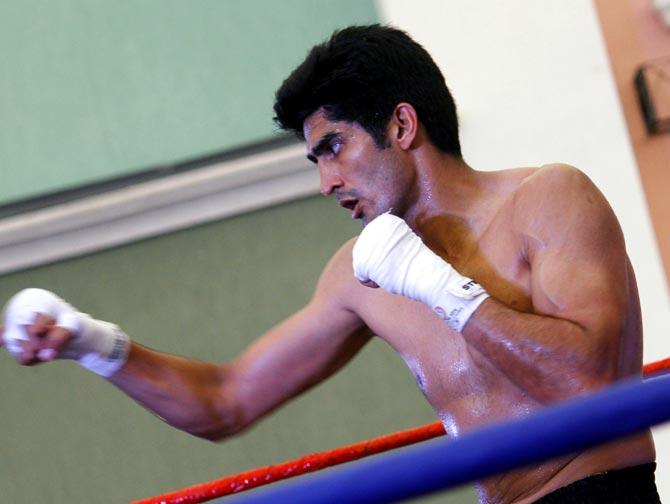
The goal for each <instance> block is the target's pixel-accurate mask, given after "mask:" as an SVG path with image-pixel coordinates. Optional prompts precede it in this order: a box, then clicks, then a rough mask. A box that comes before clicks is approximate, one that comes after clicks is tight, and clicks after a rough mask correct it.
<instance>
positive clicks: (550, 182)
mask: <svg viewBox="0 0 670 504" xmlns="http://www.w3.org/2000/svg"><path fill="white" fill-rule="evenodd" d="M516 196H517V200H518V202H520V203H525V204H528V203H532V202H534V201H538V200H539V201H540V202H545V203H547V202H549V203H551V202H564V203H575V202H579V201H572V200H573V199H576V200H581V199H582V198H586V199H587V200H589V201H590V200H592V198H593V197H594V196H598V198H599V199H602V202H603V203H606V200H605V198H604V196H603V195H602V193H601V192H600V191H599V190H598V188H597V187H596V185H595V184H594V183H593V181H592V180H591V179H590V178H589V177H588V176H587V175H586V174H585V173H584V172H583V171H581V170H580V169H578V168H576V167H574V166H571V165H568V164H562V163H554V164H548V165H544V166H541V167H540V168H536V169H534V170H531V171H529V172H528V174H527V176H526V177H524V178H523V180H522V182H521V183H520V184H519V187H518V191H517V195H516ZM547 198H549V201H547Z"/></svg>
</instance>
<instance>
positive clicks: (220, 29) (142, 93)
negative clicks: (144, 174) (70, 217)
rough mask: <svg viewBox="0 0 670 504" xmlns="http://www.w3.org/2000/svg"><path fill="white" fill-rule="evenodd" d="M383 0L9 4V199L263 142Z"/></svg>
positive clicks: (1, 60) (5, 36)
mask: <svg viewBox="0 0 670 504" xmlns="http://www.w3.org/2000/svg"><path fill="white" fill-rule="evenodd" d="M376 20H377V14H376V12H375V9H374V5H373V2H372V0H337V1H332V0H243V1H240V0H198V1H197V2H195V1H185V0H142V1H141V2H138V1H130V0H118V1H117V0H115V1H108V0H59V1H57V2H54V1H50V0H3V1H2V2H0V47H2V51H0V117H1V118H2V120H0V180H1V181H2V183H0V204H2V203H7V202H11V201H14V200H19V199H23V198H26V197H31V196H36V195H41V194H44V193H49V192H52V191H55V190H59V189H65V188H70V187H73V186H78V185H81V184H84V183H90V182H94V181H99V180H103V179H108V178H110V177H115V176H119V175H123V174H127V173H131V172H133V171H137V170H142V169H146V168H149V167H154V166H157V165H161V164H163V163H169V162H175V161H179V160H184V159H190V158H193V157H197V156H201V155H203V154H207V153H210V152H213V151H220V150H225V149H229V148H231V147H235V146H239V145H243V144H248V143H253V142H256V141H258V140H262V139H266V138H268V137H270V136H271V135H272V134H273V133H274V132H275V127H274V125H273V123H272V120H271V119H272V103H273V95H274V91H275V90H276V88H277V87H278V86H279V85H280V84H281V82H282V81H283V79H284V78H285V77H286V76H287V75H288V72H289V71H290V70H291V69H292V68H293V67H294V66H295V65H296V64H297V63H299V62H300V61H301V60H302V58H303V57H304V55H305V54H306V52H307V50H308V48H309V47H311V46H312V45H313V44H315V43H317V42H320V41H321V40H323V39H324V38H326V37H327V35H328V34H330V33H331V32H332V30H333V29H335V28H337V27H342V26H346V25H349V24H353V23H367V22H374V21H376Z"/></svg>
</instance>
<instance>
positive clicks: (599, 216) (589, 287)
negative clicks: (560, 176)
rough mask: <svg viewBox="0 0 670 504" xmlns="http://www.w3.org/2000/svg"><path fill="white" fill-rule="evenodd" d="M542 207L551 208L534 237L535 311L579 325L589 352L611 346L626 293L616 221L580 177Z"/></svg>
mask: <svg viewBox="0 0 670 504" xmlns="http://www.w3.org/2000/svg"><path fill="white" fill-rule="evenodd" d="M544 204H545V205H547V204H548V205H551V206H554V208H551V206H550V208H549V211H548V212H547V213H548V215H550V217H547V218H546V220H545V221H539V222H538V223H536V227H537V228H536V229H535V232H534V235H535V237H536V239H535V240H534V244H533V246H532V248H533V249H534V250H533V253H532V254H530V266H531V284H532V293H533V295H532V297H533V305H534V307H535V310H536V311H537V312H538V313H540V314H544V315H548V316H553V317H556V318H560V319H564V320H567V321H570V322H573V323H574V324H576V325H578V326H579V327H581V328H582V329H583V331H584V334H585V338H590V341H588V342H590V343H592V344H593V345H594V349H595V348H599V346H600V345H610V344H611V343H614V342H616V340H617V338H618V335H619V331H620V329H621V326H622V324H623V323H624V320H625V316H626V306H627V302H628V289H629V288H628V285H627V283H628V271H627V266H628V262H627V256H626V252H625V245H624V240H623V235H622V233H621V229H620V227H619V224H618V222H617V219H616V217H615V216H614V213H613V212H612V210H611V208H610V207H609V205H608V203H607V202H606V200H605V199H604V197H603V196H602V195H601V194H600V192H599V191H598V190H597V189H596V188H595V187H594V186H593V185H592V184H591V183H590V181H588V179H586V178H585V177H583V176H582V177H578V178H577V180H574V181H572V183H571V184H570V185H569V187H568V188H567V189H566V190H564V191H563V192H562V194H559V198H557V201H555V202H552V201H549V202H547V201H546V200H545V201H544ZM552 210H553V211H552ZM551 216H556V217H555V218H554V217H551ZM599 350H602V348H599Z"/></svg>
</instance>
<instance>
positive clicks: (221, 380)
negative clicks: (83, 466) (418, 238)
mask: <svg viewBox="0 0 670 504" xmlns="http://www.w3.org/2000/svg"><path fill="white" fill-rule="evenodd" d="M347 257H349V258H350V255H349V256H347V252H345V251H344V249H343V250H341V251H340V252H339V253H338V254H337V255H336V256H335V258H333V260H331V262H330V264H329V265H328V267H327V268H326V270H325V271H324V273H323V275H322V277H321V279H320V281H319V285H318V287H317V289H316V292H315V294H314V296H313V298H312V300H311V301H310V302H309V304H308V305H307V306H306V307H305V308H303V309H302V310H300V311H299V312H297V313H296V314H294V315H293V316H291V317H289V318H288V319H287V320H285V321H284V322H282V323H280V324H278V325H277V326H276V327H274V328H272V329H271V330H270V331H268V332H267V333H266V334H265V335H263V336H262V337H261V338H260V339H258V340H257V341H256V342H255V343H253V344H252V345H251V346H250V347H249V348H248V349H247V350H246V351H244V352H243V353H242V354H241V355H240V356H239V357H238V358H236V359H234V360H233V361H232V362H229V363H223V364H213V363H207V362H203V361H198V360H193V359H186V358H182V357H177V356H173V355H168V354H164V353H160V352H156V351H154V350H150V349H148V348H145V347H143V346H141V345H138V344H136V343H132V344H131V347H130V352H129V355H128V360H127V361H126V363H125V364H124V365H123V367H121V369H119V370H118V371H117V372H116V373H115V374H113V375H112V376H110V377H108V378H107V379H108V381H110V382H111V383H113V384H114V385H115V386H117V387H118V388H119V389H121V390H122V391H123V392H125V393H126V394H127V395H129V396H130V397H132V398H133V399H134V400H136V401H137V402H138V403H140V404H141V405H142V406H144V407H145V408H147V409H148V410H149V411H151V412H153V413H154V414H156V415H157V416H159V417H160V418H162V419H163V420H164V421H166V422H167V423H168V424H170V425H172V426H174V427H176V428H179V429H182V430H184V431H186V432H189V433H191V434H193V435H196V436H200V437H203V438H206V439H210V440H218V439H222V438H224V437H226V436H229V435H231V434H235V433H236V432H239V431H241V430H242V429H244V428H245V427H247V426H249V425H250V424H251V423H253V422H254V421H255V420H257V419H259V418H260V417H262V416H263V415H265V414H266V413H268V412H270V411H272V410H273V409H274V408H276V407H278V406H280V405H281V404H283V403H284V402H286V401H288V400H289V399H291V398H292V397H294V396H296V395H298V394H299V393H301V392H303V391H305V390H306V389H308V388H309V387H311V386H313V385H315V384H316V383H318V382H320V381H322V380H324V379H325V378H327V377H328V376H330V375H332V374H333V373H335V372H336V371H337V370H338V369H340V368H341V367H342V366H343V365H344V364H345V363H346V362H348V361H349V360H350V359H351V358H352V357H353V356H354V355H355V354H356V353H357V352H358V351H359V350H360V349H361V348H362V347H363V345H364V344H365V343H366V342H367V341H369V339H370V333H369V331H368V330H367V328H366V327H365V326H364V324H363V322H362V321H361V320H360V318H359V317H358V316H357V315H356V314H355V313H354V312H353V311H351V310H350V309H349V308H348V307H347V305H346V298H347V296H346V294H347V290H348V287H347V286H348V285H350V284H351V283H352V282H351V274H350V266H349V264H348V261H350V259H347ZM347 267H348V268H349V270H348V271H349V273H348V274H346V275H344V274H343V270H346V268H347ZM50 327H51V328H53V324H52V325H51V326H50ZM56 329H58V328H56ZM33 333H36V331H33ZM36 336H40V338H39V339H36V340H35V341H43V340H45V338H44V337H43V335H37V334H36ZM46 339H48V338H46ZM32 351H33V352H35V349H33V350H32ZM23 361H24V363H31V360H30V359H23Z"/></svg>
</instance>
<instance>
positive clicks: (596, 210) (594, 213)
mask: <svg viewBox="0 0 670 504" xmlns="http://www.w3.org/2000/svg"><path fill="white" fill-rule="evenodd" d="M514 206H515V208H514V223H515V227H516V228H517V231H518V232H519V233H520V234H523V235H526V236H528V237H530V238H531V239H533V240H534V241H535V242H536V243H540V244H544V245H547V244H548V243H550V242H553V243H555V244H557V243H564V242H566V241H570V240H575V239H578V238H579V239H581V240H582V241H583V240H585V239H586V238H587V237H588V240H586V241H587V242H588V243H591V244H592V245H593V246H598V245H599V246H605V244H606V243H609V244H610V245H612V246H614V245H615V244H620V245H622V246H623V235H622V232H621V229H620V226H619V222H618V220H617V218H616V216H615V215H614V211H613V210H612V208H611V207H610V205H609V203H608V201H607V199H606V198H605V196H604V195H603V194H602V193H601V192H600V190H599V189H598V188H597V187H596V185H595V184H594V183H593V181H592V180H591V179H590V178H589V177H588V176H587V175H586V174H585V173H584V172H582V171H581V170H579V169H578V168H575V167H574V166H570V165H567V164H550V165H545V166H542V167H540V168H538V169H536V170H534V171H533V172H532V173H531V174H530V175H528V176H527V177H526V178H524V180H523V181H522V182H521V183H520V184H519V187H518V189H517V191H516V193H515V195H514Z"/></svg>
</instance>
